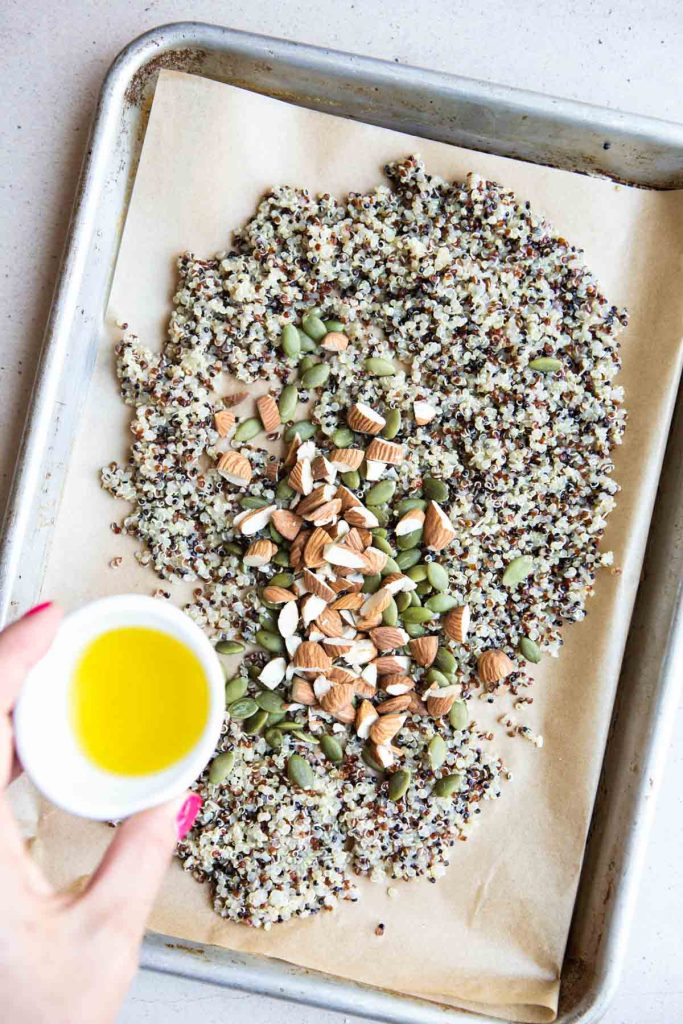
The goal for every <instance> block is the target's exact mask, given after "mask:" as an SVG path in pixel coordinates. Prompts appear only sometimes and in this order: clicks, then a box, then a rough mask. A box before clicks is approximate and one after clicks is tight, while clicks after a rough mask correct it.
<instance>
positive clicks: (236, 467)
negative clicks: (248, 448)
mask: <svg viewBox="0 0 683 1024" xmlns="http://www.w3.org/2000/svg"><path fill="white" fill-rule="evenodd" d="M216 469H217V470H218V472H219V473H220V474H221V476H222V477H225V479H226V480H228V481H229V482H230V483H231V484H235V486H236V487H246V486H247V484H248V483H250V482H251V463H250V462H249V459H248V458H247V457H246V455H242V453H241V452H236V451H233V450H232V449H230V451H229V452H223V454H222V455H221V457H220V459H219V460H218V462H217V463H216Z"/></svg>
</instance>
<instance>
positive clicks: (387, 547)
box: [372, 533, 394, 558]
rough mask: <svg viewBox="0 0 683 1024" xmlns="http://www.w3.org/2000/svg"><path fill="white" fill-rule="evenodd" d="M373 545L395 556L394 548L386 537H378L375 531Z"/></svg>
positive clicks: (386, 553) (390, 555) (391, 556)
mask: <svg viewBox="0 0 683 1024" xmlns="http://www.w3.org/2000/svg"><path fill="white" fill-rule="evenodd" d="M372 546H373V548H377V550H378V551H383V552H384V554H385V555H389V557H390V558H393V555H394V549H393V548H392V546H391V544H390V543H389V541H388V540H387V539H386V538H385V537H376V536H375V535H374V533H373V536H372Z"/></svg>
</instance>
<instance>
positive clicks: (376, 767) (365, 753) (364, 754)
mask: <svg viewBox="0 0 683 1024" xmlns="http://www.w3.org/2000/svg"><path fill="white" fill-rule="evenodd" d="M360 756H361V758H362V759H363V762H364V764H366V765H367V766H368V768H372V770H373V772H379V774H380V775H384V768H382V765H381V764H379V762H378V761H375V759H374V757H373V756H372V754H371V753H370V748H369V747H368V745H367V743H366V744H365V746H364V747H363V749H362V750H361V754H360Z"/></svg>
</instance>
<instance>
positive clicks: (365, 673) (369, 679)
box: [361, 661, 377, 689]
mask: <svg viewBox="0 0 683 1024" xmlns="http://www.w3.org/2000/svg"><path fill="white" fill-rule="evenodd" d="M361 679H363V680H365V682H366V683H367V684H368V686H372V688H373V689H377V667H376V665H375V664H374V663H373V662H372V661H371V662H370V663H369V664H367V665H366V666H365V668H364V669H362V671H361Z"/></svg>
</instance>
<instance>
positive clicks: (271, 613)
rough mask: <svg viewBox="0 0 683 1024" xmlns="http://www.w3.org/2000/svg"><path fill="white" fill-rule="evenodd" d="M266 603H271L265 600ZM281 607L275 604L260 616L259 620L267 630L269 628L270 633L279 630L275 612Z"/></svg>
mask: <svg viewBox="0 0 683 1024" xmlns="http://www.w3.org/2000/svg"><path fill="white" fill-rule="evenodd" d="M261 600H262V601H263V598H262V597H261ZM264 603H269V602H264ZM279 607H280V606H279V605H275V607H274V608H272V609H269V610H268V611H267V612H263V613H262V614H261V615H260V616H259V622H260V623H261V625H262V626H263V628H264V629H265V630H267V631H268V632H269V633H277V631H278V630H277V615H276V614H275V611H276V609H279Z"/></svg>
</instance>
